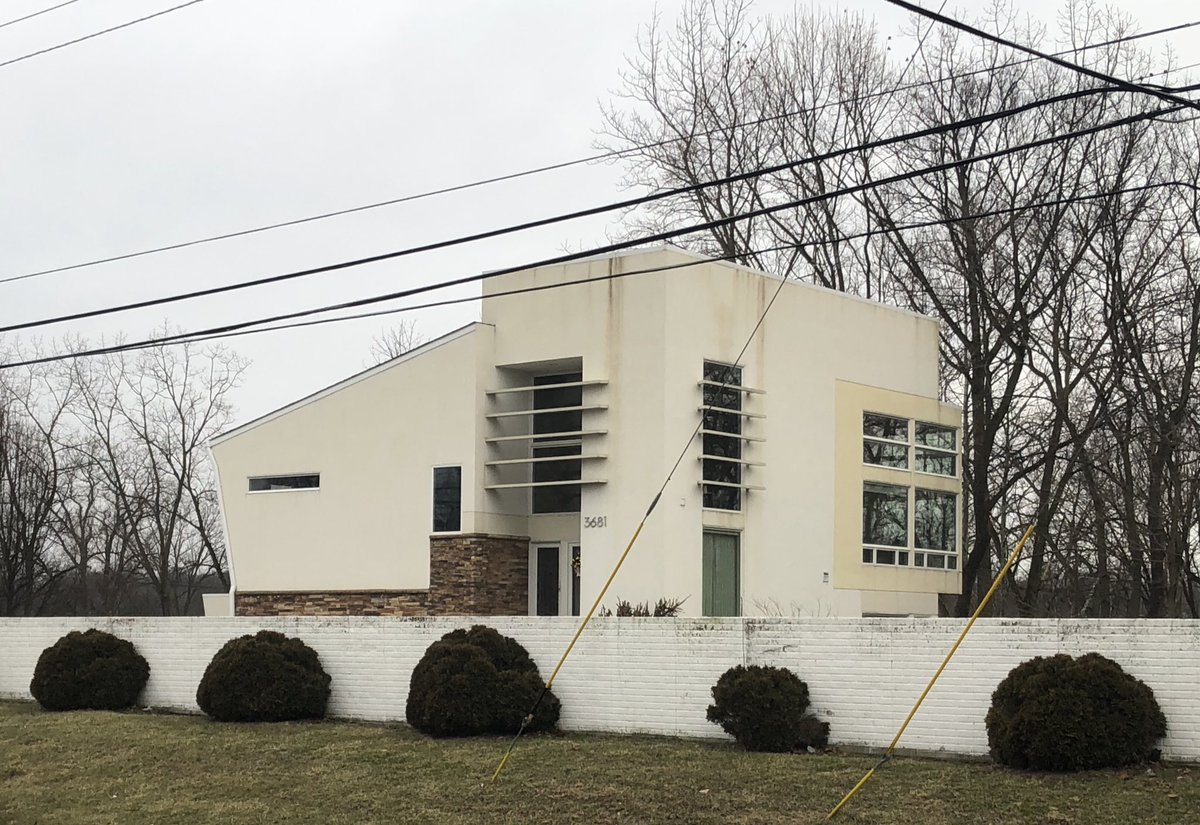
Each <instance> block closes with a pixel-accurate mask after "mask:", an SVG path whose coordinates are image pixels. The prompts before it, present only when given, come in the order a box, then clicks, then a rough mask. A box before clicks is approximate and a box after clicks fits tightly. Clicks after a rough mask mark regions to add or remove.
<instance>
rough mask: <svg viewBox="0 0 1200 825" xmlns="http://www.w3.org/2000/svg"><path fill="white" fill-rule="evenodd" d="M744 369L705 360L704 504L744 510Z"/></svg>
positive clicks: (723, 508) (724, 508) (722, 508)
mask: <svg viewBox="0 0 1200 825" xmlns="http://www.w3.org/2000/svg"><path fill="white" fill-rule="evenodd" d="M741 384H742V368H741V367H735V366H730V365H728V364H719V363H717V362H715V361H705V362H704V383H703V385H702V386H703V388H704V410H703V415H704V425H703V427H702V430H703V435H702V439H703V441H702V448H703V450H704V460H703V467H702V479H703V480H704V481H706V482H715V483H713V484H705V485H704V488H703V494H704V506H705V507H709V508H712V509H716V510H740V509H742V490H741V485H742V464H741V458H742V439H741V434H742V415H741V413H742V390H741Z"/></svg>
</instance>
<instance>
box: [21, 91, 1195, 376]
mask: <svg viewBox="0 0 1200 825" xmlns="http://www.w3.org/2000/svg"><path fill="white" fill-rule="evenodd" d="M1184 108H1185V107H1184V106H1170V107H1164V108H1161V109H1154V110H1151V111H1147V112H1141V113H1139V114H1135V115H1128V116H1126V117H1122V118H1118V119H1116V120H1112V121H1107V122H1105V123H1101V124H1097V125H1095V126H1090V127H1087V128H1085V129H1078V130H1076V131H1074V132H1067V133H1065V134H1061V135H1052V136H1050V137H1046V138H1041V139H1039V140H1035V141H1030V142H1028V143H1023V144H1017V145H1015V146H1008V147H1005V148H1003V149H997V150H994V151H992V152H987V153H984V154H982V155H974V156H972V157H969V158H963V159H960V160H954V161H947V162H945V163H940V164H937V165H934V166H930V167H925V168H922V169H915V170H911V171H908V172H903V173H900V174H897V175H892V176H890V177H886V178H878V179H874V180H871V181H867V182H864V183H861V184H857V185H855V186H851V187H846V188H843V189H840V190H836V191H834V192H827V193H822V194H820V195H813V196H810V197H807V198H801V199H799V200H793V201H787V202H785V203H781V204H776V205H774V206H769V207H763V208H761V209H756V210H753V211H750V212H745V213H742V214H739V215H735V216H731V217H727V218H718V219H716V220H711V221H706V222H704V223H701V224H694V225H691V226H687V227H683V228H680V229H674V230H669V231H666V232H659V233H656V234H654V235H650V236H646V237H642V238H634V239H631V240H627V241H620V242H617V243H612V244H607V245H604V246H600V247H596V248H593V249H588V250H584V251H582V252H575V253H570V254H566V255H560V256H557V257H553V258H546V259H543V260H541V261H536V262H533V263H527V264H521V265H518V266H511V267H505V268H503V269H498V270H493V271H491V272H485V273H481V274H479V275H468V276H463V277H459V278H454V279H451V280H447V281H441V282H439V283H436V284H429V285H426V286H421V287H412V288H409V289H405V290H399V291H396V292H391V293H387V294H383V295H374V296H370V297H366V298H357V299H354V300H351V301H344V302H341V303H338V304H327V305H325V306H321V307H314V308H310V309H304V310H297V311H295V312H288V313H282V314H279V315H275V316H270V317H266V318H258V319H254V320H250V321H238V322H235V323H232V324H225V325H222V326H218V327H211V328H208V329H204V330H195V331H192V332H184V333H177V334H173V335H165V336H161V337H158V338H151V339H147V340H144V341H137V342H131V343H126V344H117V345H113V346H109V347H101V348H97V349H91V350H81V351H79V352H73V353H66V354H63V355H55V356H47V357H44V358H35V359H29V360H26V361H18V362H14V363H9V364H0V369H10V368H13V367H20V366H30V365H33V364H40V363H46V362H50V361H61V360H66V359H73V358H81V357H84V356H90V355H104V354H108V353H114V352H123V351H126V350H134V349H143V348H146V347H154V346H165V345H168V344H174V343H180V342H183V341H186V340H189V339H192V338H199V337H200V336H211V337H217V336H222V335H224V334H225V333H230V332H235V331H238V330H242V329H247V328H249V327H256V326H259V325H261V324H271V323H275V322H278V321H290V320H292V319H296V318H304V317H307V316H311V315H319V314H321V313H325V312H334V311H337V310H342V309H353V308H356V307H360V306H368V305H371V304H378V303H384V302H387V301H394V300H399V299H401V298H408V297H411V296H413V295H419V294H422V293H426V292H432V291H434V290H438V289H444V288H447V287H452V286H461V285H463V284H468V283H478V282H481V281H485V280H489V279H491V278H497V277H500V276H502V275H508V274H511V273H513V272H520V271H523V270H528V269H535V268H538V267H544V266H555V265H558V264H563V263H570V262H572V261H578V260H581V259H583V258H590V257H593V256H596V255H603V254H608V253H611V252H618V251H621V250H625V249H630V248H633V247H636V246H642V245H645V244H650V243H659V242H662V241H666V240H670V239H673V238H677V237H680V236H683V235H691V234H695V233H698V232H705V231H709V230H711V229H715V228H718V227H721V226H728V225H730V224H733V223H735V222H737V221H741V220H748V219H751V218H756V217H761V216H763V215H769V214H774V213H777V212H782V211H785V210H788V209H796V208H799V207H802V206H806V205H809V204H813V203H818V202H821V201H826V200H831V199H833V198H836V197H841V196H844V195H851V194H855V193H857V192H863V191H867V190H870V189H875V188H877V187H880V186H884V185H887V184H892V183H899V182H903V181H907V180H912V179H914V178H918V177H922V176H924V175H928V174H933V173H937V172H944V171H948V170H950V169H956V168H959V167H962V166H968V165H970V164H973V163H978V162H980V161H984V160H992V159H994V158H998V157H1004V156H1007V155H1011V154H1015V153H1017V152H1022V151H1025V150H1027V149H1034V148H1038V147H1040V146H1048V145H1051V144H1054V143H1060V142H1062V141H1064V140H1072V139H1075V138H1079V137H1086V136H1087V135H1092V134H1097V133H1099V132H1104V131H1107V130H1109V129H1114V128H1118V127H1121V126H1127V125H1131V124H1134V123H1140V122H1142V121H1146V120H1151V119H1154V118H1157V117H1161V116H1162V115H1166V114H1173V113H1175V112H1178V111H1181V110H1182V109H1184ZM880 231H886V230H880Z"/></svg>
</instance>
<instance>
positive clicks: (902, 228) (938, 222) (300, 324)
mask: <svg viewBox="0 0 1200 825" xmlns="http://www.w3.org/2000/svg"><path fill="white" fill-rule="evenodd" d="M1171 187H1183V188H1187V189H1191V190H1192V191H1194V192H1200V186H1197V185H1196V184H1193V183H1189V182H1187V181H1165V182H1162V183H1149V184H1144V185H1142V186H1129V187H1125V188H1123V189H1112V190H1109V191H1106V192H1094V193H1092V194H1088V195H1074V196H1072V197H1069V198H1057V199H1055V200H1050V201H1034V202H1032V203H1025V204H1021V205H1020V206H1009V207H1005V208H1003V209H991V210H988V211H987V212H975V213H973V214H970V215H962V216H959V217H954V218H937V219H933V220H928V221H921V222H919V223H909V224H900V225H898V226H889V227H887V228H881V229H870V230H866V231H864V232H855V233H852V234H849V235H842V236H840V237H837V238H832V239H828V240H819V241H805V242H803V243H787V244H781V245H778V246H768V247H764V248H762V249H755V250H751V252H752V253H753V254H755V255H766V254H770V253H773V252H789V251H791V250H795V249H808V248H811V247H816V246H832V245H836V244H841V243H846V242H847V241H856V240H863V239H865V238H871V237H875V236H876V235H888V234H892V233H893V232H906V231H909V230H913V229H928V228H931V227H935V226H946V225H950V224H956V223H966V222H968V221H976V220H983V219H985V218H994V217H998V216H1000V215H1012V214H1016V213H1018V212H1025V211H1027V210H1030V209H1044V208H1047V207H1051V206H1065V205H1067V204H1073V203H1079V202H1081V201H1089V200H1096V199H1098V198H1111V197H1114V196H1117V195H1130V194H1133V193H1136V192H1147V191H1151V190H1154V189H1163V188H1171ZM742 257H744V255H742V254H740V253H739V254H733V255H718V256H713V257H708V256H706V257H705V258H704V259H703V260H697V261H688V262H686V263H677V264H666V265H663V266H655V267H649V268H645V269H631V270H628V271H626V272H610V273H609V274H607V275H601V276H597V277H594V278H578V279H574V280H567V281H559V282H557V283H550V284H539V285H537V286H527V287H521V288H519V289H509V290H502V291H499V292H492V293H489V294H488V295H482V296H481V295H469V296H466V297H462V298H445V299H443V300H440V301H430V302H427V303H423V304H410V305H408V306H403V307H392V308H390V309H380V310H374V311H372V312H360V313H355V314H354V315H338V316H335V317H333V318H316V319H313V320H309V321H295V322H292V323H287V324H279V325H276V326H270V327H259V328H257V329H243V330H238V331H236V332H229V333H218V334H215V335H203V336H198V337H193V338H188V339H186V340H184V341H180V342H178V343H183V344H191V343H199V342H203V341H213V340H221V339H225V338H240V337H242V336H245V335H256V334H258V333H260V332H282V331H286V330H289V329H301V328H304V327H313V326H321V325H324V324H333V323H340V322H342V321H361V320H366V319H368V318H381V317H385V316H388V315H398V314H400V313H404V312H417V311H419V310H424V309H435V308H438V307H444V306H453V305H456V304H469V303H472V302H474V301H480V300H487V299H491V298H505V297H508V296H511V295H524V294H527V293H530V292H543V291H545V290H550V289H562V288H564V287H570V286H579V285H582V284H595V283H603V282H605V281H615V280H618V279H621V278H626V277H629V276H631V275H646V274H649V273H654V272H666V271H669V270H674V269H685V268H688V267H692V266H698V265H700V264H705V263H710V262H718V263H719V262H730V263H732V262H736V261H737V260H738V259H739V258H742ZM152 346H158V345H157V344H145V345H144V346H142V347H139V349H145V348H147V347H152Z"/></svg>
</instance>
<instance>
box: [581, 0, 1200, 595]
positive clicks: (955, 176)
mask: <svg viewBox="0 0 1200 825" xmlns="http://www.w3.org/2000/svg"><path fill="white" fill-rule="evenodd" d="M978 22H979V23H980V25H982V26H983V27H984V28H987V29H991V30H994V31H1001V32H1003V33H1005V35H1006V36H1008V37H1011V38H1015V39H1018V40H1022V41H1025V42H1030V43H1033V44H1042V45H1045V42H1044V41H1046V40H1047V39H1049V38H1048V37H1047V35H1046V32H1045V31H1043V30H1041V29H1039V28H1037V27H1036V26H1033V25H1031V24H1029V23H1028V22H1026V21H1025V20H1024V19H1023V18H1022V17H1020V16H1019V15H1018V14H1017V13H1016V12H1015V11H1014V9H1012V8H1011V7H1009V6H1007V5H1005V4H1003V3H1001V4H999V5H997V6H994V7H992V8H991V9H990V10H989V11H988V12H987V14H986V17H985V19H983V20H981V21H978ZM1132 30H1133V23H1132V21H1131V20H1130V19H1129V18H1127V17H1123V16H1121V15H1119V14H1114V13H1112V12H1109V11H1106V10H1103V9H1100V8H1098V7H1096V6H1094V5H1092V4H1090V3H1087V2H1076V1H1075V0H1069V2H1067V3H1066V4H1065V5H1064V7H1063V9H1062V11H1061V13H1060V15H1059V18H1058V25H1057V29H1056V30H1055V32H1054V37H1055V40H1056V42H1055V47H1056V48H1061V47H1062V46H1061V44H1063V43H1065V44H1068V48H1072V49H1075V51H1074V52H1073V53H1072V54H1071V56H1070V59H1072V60H1073V61H1075V62H1079V63H1085V64H1088V65H1092V66H1095V67H1097V68H1100V69H1101V70H1103V71H1106V72H1109V73H1113V74H1118V75H1123V76H1131V77H1144V76H1147V75H1151V74H1157V73H1158V72H1156V71H1155V70H1156V69H1159V68H1160V67H1164V68H1166V69H1169V68H1170V63H1169V62H1168V63H1166V64H1163V63H1156V62H1155V61H1154V60H1152V59H1151V56H1150V55H1149V54H1148V53H1147V52H1145V51H1144V50H1143V49H1142V47H1141V46H1140V45H1138V44H1136V43H1129V42H1126V43H1118V42H1113V41H1115V40H1117V39H1118V38H1120V37H1122V36H1123V35H1126V34H1128V33H1129V32H1131V31H1132ZM930 34H931V35H932V36H930V37H928V38H926V37H921V38H919V43H920V45H919V47H918V49H917V51H916V53H915V54H913V56H912V59H911V60H909V61H907V62H906V63H905V64H903V65H899V66H894V65H891V64H890V63H889V61H888V56H887V54H886V46H885V44H884V43H883V42H881V40H880V38H879V37H878V35H877V34H876V33H875V31H874V29H873V27H872V26H871V25H870V24H869V23H867V22H866V21H864V20H862V19H861V18H854V17H851V16H843V17H836V18H835V17H829V16H824V15H821V14H818V13H810V12H806V11H804V10H798V11H796V12H795V13H794V14H793V15H791V16H789V17H787V18H783V19H771V18H757V17H756V16H755V15H753V14H752V13H751V9H750V5H749V3H747V2H744V0H728V1H727V2H720V0H695V1H694V2H691V3H689V4H687V6H686V8H685V10H684V11H683V13H682V14H681V16H680V19H679V22H678V23H677V24H676V25H675V27H674V28H673V29H668V28H666V27H664V25H663V23H662V21H661V19H658V18H656V19H655V20H654V21H653V22H652V23H651V24H650V25H649V26H648V27H647V28H646V29H645V30H644V32H643V34H642V37H641V38H640V40H639V43H638V52H637V53H636V55H635V56H634V57H633V58H632V59H631V60H630V61H629V66H628V67H627V69H626V70H625V71H624V72H623V73H622V75H621V77H622V82H623V86H624V88H623V94H624V97H623V98H622V100H621V101H620V102H619V103H618V104H617V105H615V106H612V107H609V108H608V109H606V110H605V111H604V121H605V129H604V134H605V136H606V137H605V141H606V142H605V146H606V147H608V148H613V149H619V150H622V151H624V152H625V153H626V155H625V163H626V174H627V182H628V183H629V184H631V185H635V186H641V187H647V188H651V189H661V188H664V187H673V186H679V185H686V184H692V183H699V182H702V181H705V180H710V179H713V178H717V177H722V176H725V175H730V174H736V173H738V172H744V171H752V170H754V169H761V168H765V167H770V166H776V165H780V164H783V163H792V162H795V161H798V160H802V159H810V162H808V163H806V164H804V165H802V166H793V167H790V168H788V169H786V170H785V171H783V172H776V173H772V174H768V175H763V176H760V177H756V178H753V179H750V180H747V181H741V182H738V183H736V184H732V185H728V186H716V187H711V188H706V189H704V190H700V191H698V192H696V193H693V194H689V195H687V196H686V197H682V198H679V199H674V200H673V201H672V202H670V203H660V204H658V205H655V206H652V207H650V208H649V209H648V210H646V211H643V212H639V213H636V214H633V215H631V216H629V217H630V220H631V225H632V226H634V227H636V228H664V227H670V226H680V225H686V224H687V223H690V222H699V221H707V220H712V219H714V218H724V217H734V216H736V215H739V214H742V213H744V212H746V211H749V210H751V209H755V208H760V207H763V206H772V205H778V204H781V203H783V202H785V201H786V202H791V201H798V200H801V199H804V198H809V197H811V196H814V195H822V194H829V193H833V192H836V191H839V190H842V189H848V188H852V189H855V190H856V191H855V192H854V193H853V194H852V195H840V196H838V197H835V198H832V199H828V200H824V201H822V202H820V203H814V204H810V205H808V206H805V207H801V208H798V209H790V210H784V211H780V212H776V213H774V214H773V215H771V216H770V217H769V218H760V219H757V220H755V221H742V222H738V223H737V224H734V225H732V226H730V227H724V228H722V229H720V230H716V231H713V232H711V233H706V234H704V235H702V236H700V237H697V238H693V239H691V243H692V244H693V245H694V246H695V247H696V248H697V249H698V250H699V251H703V252H708V253H715V254H719V255H722V256H731V257H733V258H734V259H736V260H739V261H742V262H745V263H750V264H756V265H759V266H762V267H764V268H768V269H770V268H776V269H777V270H779V271H780V272H781V274H790V275H793V276H795V277H798V278H806V279H809V280H812V281H814V282H816V283H819V284H821V285H824V286H827V287H830V288H833V289H839V290H844V291H850V292H857V293H859V294H863V295H866V296H868V297H875V298H878V299H880V300H885V301H889V302H893V303H896V304H899V305H901V306H904V307H907V308H911V309H914V310H917V311H919V312H923V313H928V314H932V315H934V316H935V317H937V318H938V320H939V321H940V322H941V325H942V356H943V357H942V363H943V369H944V376H943V382H942V383H943V391H944V393H945V396H946V397H947V398H948V399H949V400H952V401H955V402H957V403H959V404H960V405H961V406H962V407H963V410H964V444H963V450H964V464H963V480H964V488H965V494H966V495H965V502H964V513H965V516H966V517H965V519H964V522H965V528H966V535H965V537H964V548H965V552H964V564H963V591H962V593H961V594H958V595H957V596H956V597H954V598H953V599H952V600H951V602H950V603H949V604H948V605H947V607H948V609H949V610H950V611H951V612H954V613H958V614H964V613H966V612H967V611H968V610H970V609H971V608H972V607H973V605H974V603H975V600H976V599H977V597H978V595H979V592H980V591H981V589H982V588H984V587H986V585H987V583H988V582H989V581H990V578H991V572H992V571H993V570H994V569H995V568H996V567H997V566H998V564H999V563H1000V560H1002V559H1003V557H1004V556H1005V555H1007V548H1008V547H1009V546H1010V545H1011V542H1012V541H1013V540H1015V537H1016V535H1018V534H1019V533H1020V532H1021V531H1022V530H1023V529H1024V526H1025V525H1027V524H1028V523H1029V522H1031V521H1032V522H1035V523H1036V530H1035V534H1034V535H1035V538H1034V541H1033V543H1032V546H1031V547H1030V552H1029V554H1028V556H1027V558H1026V560H1024V561H1023V563H1022V566H1021V568H1020V570H1019V573H1018V582H1017V583H1016V584H1010V585H1008V587H1007V589H1006V591H1004V592H1002V594H1001V598H1000V599H999V600H998V609H1001V610H1020V611H1022V612H1024V613H1026V614H1030V615H1033V614H1038V613H1041V612H1045V611H1054V610H1057V611H1060V612H1063V611H1070V610H1084V611H1093V612H1098V613H1099V614H1101V615H1109V614H1110V613H1111V612H1112V611H1122V612H1129V613H1131V614H1133V615H1142V614H1143V613H1144V614H1148V615H1154V616H1157V615H1179V613H1180V612H1181V611H1183V610H1184V609H1185V607H1186V608H1187V609H1190V610H1192V611H1193V612H1194V608H1192V607H1191V605H1192V603H1193V602H1194V601H1195V587H1194V584H1195V579H1194V571H1195V568H1196V554H1197V547H1196V545H1197V542H1198V540H1200V525H1198V524H1197V522H1196V520H1195V517H1196V513H1197V510H1200V502H1198V501H1197V498H1198V497H1200V493H1198V492H1197V490H1196V488H1195V479H1196V474H1197V468H1196V466H1195V458H1196V457H1194V456H1193V455H1192V453H1191V452H1189V445H1190V444H1191V443H1194V441H1191V440H1190V436H1191V435H1192V434H1193V433H1194V432H1195V431H1194V430H1193V429H1191V428H1192V427H1194V426H1195V410H1194V409H1193V405H1192V404H1191V401H1190V399H1191V397H1193V396H1194V395H1195V389H1196V387H1195V383H1196V380H1195V379H1196V369H1195V360H1196V357H1197V355H1195V354H1194V353H1193V349H1194V341H1193V331H1194V326H1195V323H1194V321H1195V316H1196V314H1197V309H1196V307H1194V306H1192V304H1191V303H1190V301H1191V299H1192V297H1193V296H1194V295H1195V294H1197V293H1196V288H1197V285H1194V284H1192V282H1191V280H1190V279H1191V273H1192V272H1193V271H1194V266H1195V256H1196V254H1197V242H1198V239H1200V227H1198V226H1197V225H1196V217H1195V216H1196V212H1195V200H1194V198H1191V199H1190V201H1189V199H1188V198H1183V199H1181V194H1186V193H1187V192H1188V190H1187V189H1186V188H1184V189H1178V188H1176V187H1177V185H1178V184H1179V183H1180V182H1181V181H1182V182H1183V183H1184V184H1187V182H1188V181H1194V179H1195V166H1196V157H1197V155H1198V154H1200V152H1198V147H1200V140H1198V139H1197V133H1196V129H1195V127H1194V125H1190V124H1187V123H1179V122H1173V121H1166V120H1161V119H1160V120H1151V121H1144V122H1142V123H1138V124H1135V125H1127V126H1123V127H1121V128H1116V129H1105V130H1103V131H1098V132H1095V133H1093V134H1090V135H1084V136H1081V137H1076V138H1072V139H1068V140H1061V141H1059V142H1056V143H1048V144H1044V145H1041V146H1030V145H1029V144H1031V143H1033V142H1036V141H1039V140H1041V139H1044V138H1050V137H1056V136H1061V135H1062V134H1064V133H1066V132H1071V131H1076V130H1085V129H1088V128H1090V127H1096V126H1102V125H1104V124H1105V123H1106V122H1107V121H1111V120H1114V119H1116V118H1118V117H1121V116H1123V115H1127V114H1129V113H1130V112H1138V111H1143V110H1145V109H1146V108H1149V107H1150V106H1152V105H1153V104H1152V102H1147V101H1146V100H1142V99H1140V98H1138V97H1137V96H1131V95H1129V94H1127V93H1124V92H1115V91H1113V90H1106V89H1098V88H1095V84H1094V83H1093V82H1092V81H1091V80H1089V79H1087V78H1085V77H1082V76H1081V75H1079V74H1077V73H1074V72H1070V71H1066V70H1064V69H1061V68H1059V67H1056V66H1053V65H1051V64H1047V63H1044V62H1039V61H1028V60H1018V59H1016V58H1015V57H1014V55H1013V54H1012V53H1011V52H1009V51H1008V50H1006V49H1003V48H1001V47H998V46H995V45H991V44H987V43H980V42H979V41H977V40H975V39H973V38H970V37H969V36H967V35H963V34H961V33H958V32H956V31H953V30H945V29H937V30H932V31H931V32H930ZM1101 42H1104V43H1106V45H1104V46H1101V47H1096V48H1093V47H1092V46H1091V45H1089V44H1096V43H1101ZM1168 61H1169V56H1168ZM1007 109H1017V110H1018V111H1016V112H1015V113H1014V114H1011V115H1009V116H1007V117H1004V118H1002V119H1000V120H997V121H994V122H987V123H976V124H975V125H971V126H967V127H960V128H955V129H950V130H945V131H942V132H940V133H932V134H926V135H925V136H924V137H921V138H919V139H907V140H902V141H898V142H895V143H893V144H892V145H889V146H887V147H886V148H885V149H880V148H875V149H866V148H859V149H854V150H852V151H849V152H842V153H841V154H839V155H838V157H836V158H833V159H831V160H825V161H821V162H811V159H812V158H814V157H816V156H819V155H823V154H826V153H828V152H830V151H831V150H844V149H845V148H846V147H853V146H862V145H863V144H867V143H870V142H873V141H877V140H878V139H880V138H884V137H892V136H895V135H902V134H904V133H912V132H916V131H918V130H927V129H930V127H939V126H942V125H944V124H947V123H949V122H952V121H959V120H966V119H969V118H975V117H977V116H980V115H985V114H990V113H993V112H997V111H1001V110H1007ZM1014 147H1015V148H1018V149H1019V151H1014V152H1009V150H1010V149H1013V148H1014ZM998 152H1003V153H1005V154H1002V155H998V156H993V157H989V158H987V159H985V160H975V159H976V158H978V157H979V156H981V155H989V154H992V153H998ZM948 163H952V164H954V166H953V167H952V168H949V169H943V170H942V171H939V172H937V173H929V172H927V171H925V170H928V169H929V168H930V167H933V166H940V165H945V164H948ZM902 172H911V173H913V174H914V175H916V176H915V177H913V178H911V179H909V180H904V181H898V182H897V181H890V182H887V183H886V184H880V183H879V182H880V181H883V180H884V179H885V178H888V179H890V178H892V177H893V176H895V175H896V174H897V173H902ZM1193 185H1194V184H1193ZM1189 218H1190V221H1189ZM793 250H795V251H798V252H799V258H798V260H799V261H800V266H798V267H797V268H796V270H795V271H794V272H793V271H792V270H791V269H790V268H788V267H786V266H785V265H784V264H783V262H784V261H786V260H787V258H785V257H784V256H787V255H789V254H790V253H791V252H792V251H793ZM1168 342H1169V343H1168ZM1143 445H1148V446H1143ZM1198 457H1200V456H1198ZM1114 511H1115V512H1120V513H1121V514H1122V516H1121V518H1120V519H1119V520H1113V519H1112V518H1111V517H1110V515H1109V514H1110V513H1112V512H1114ZM1122 548H1129V549H1128V551H1127V552H1126V551H1125V550H1123V549H1122ZM1143 591H1144V593H1143V595H1138V594H1139V593H1142V592H1143ZM1143 596H1144V597H1143ZM1051 601H1056V602H1057V603H1056V604H1051Z"/></svg>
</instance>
